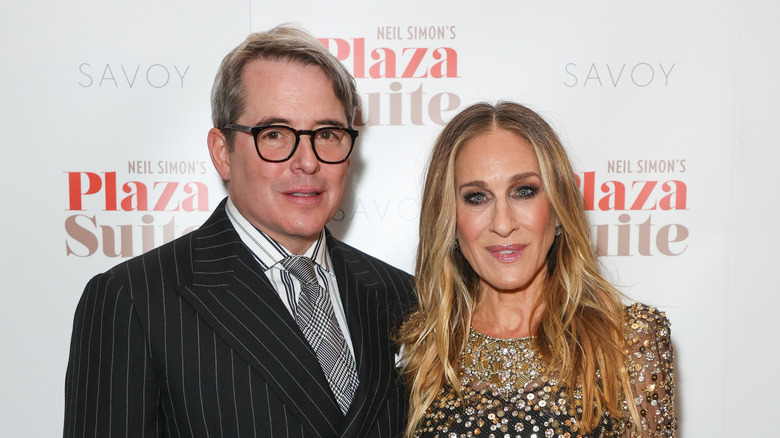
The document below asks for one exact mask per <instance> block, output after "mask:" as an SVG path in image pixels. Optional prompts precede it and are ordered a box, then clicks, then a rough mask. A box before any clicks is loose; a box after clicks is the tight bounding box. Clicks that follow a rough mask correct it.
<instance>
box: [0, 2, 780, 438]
mask: <svg viewBox="0 0 780 438" xmlns="http://www.w3.org/2000/svg"><path fill="white" fill-rule="evenodd" d="M282 3H284V4H282ZM2 9H3V12H2V14H0V25H2V26H0V37H1V38H2V41H3V45H2V48H1V49H0V50H2V52H0V53H2V56H3V64H2V70H1V73H0V91H1V92H2V96H3V104H2V105H0V111H2V117H0V120H2V122H1V123H2V127H3V130H2V133H3V135H4V137H5V144H6V153H5V159H4V160H2V163H1V164H0V166H2V172H1V173H0V174H1V175H2V176H0V178H2V180H0V182H1V183H2V200H3V204H4V205H5V207H4V209H3V212H4V214H3V215H2V218H1V219H0V226H2V230H3V231H4V232H3V233H2V237H1V239H2V240H1V241H0V242H1V243H2V264H1V265H0V266H2V271H1V272H0V273H2V277H3V279H4V281H3V287H2V291H1V293H2V296H3V303H4V304H5V305H4V306H3V307H2V309H1V310H0V312H1V313H0V333H2V340H1V342H2V350H0V351H2V352H3V359H4V360H2V361H0V379H2V380H1V381H0V382H2V386H0V387H2V388H3V391H2V395H0V435H2V436H3V437H5V436H7V437H20V436H23V437H50V436H57V435H60V434H61V428H62V416H63V412H62V411H63V386H64V375H65V367H66V363H67V354H68V348H69V341H70V329H71V324H72V318H73V311H74V310H75V306H76V303H77V301H78V299H79V297H80V294H81V291H82V288H83V287H84V285H85V283H86V281H87V280H88V279H89V278H90V277H91V276H92V275H94V274H96V273H98V272H101V271H103V270H106V269H108V268H109V267H111V266H112V265H114V264H116V263H118V262H120V261H121V260H124V259H125V258H126V257H128V256H131V255H137V254H140V253H141V252H142V251H144V250H146V249H149V248H151V247H152V246H156V245H159V244H161V243H163V242H164V241H167V240H170V239H171V238H173V237H178V236H179V235H181V234H182V233H184V232H186V231H187V230H188V228H189V227H193V226H197V225H198V224H200V223H201V222H202V221H203V220H205V218H206V217H207V216H208V214H209V212H210V211H211V210H212V209H213V208H214V207H215V206H216V204H217V203H218V202H219V200H221V199H222V197H223V196H224V190H223V188H222V186H221V182H220V181H219V178H218V176H217V175H216V172H215V171H213V168H212V166H211V163H210V160H209V158H208V154H207V150H206V143H205V138H206V132H207V131H208V129H209V128H210V126H211V124H210V109H209V92H210V88H211V83H212V80H213V77H214V74H215V72H216V69H217V67H218V65H219V62H220V60H221V59H222V57H223V56H224V55H225V54H226V53H227V51H229V50H230V49H231V48H232V47H234V46H235V45H237V44H238V43H239V42H240V41H241V40H242V39H243V38H244V37H245V36H246V34H247V33H248V32H250V31H259V30H265V29H268V28H270V27H273V26H275V25H277V24H280V23H285V22H294V23H298V24H300V25H302V26H303V27H305V28H307V29H308V30H310V31H311V32H312V33H313V34H314V35H315V36H317V37H318V38H320V39H321V41H323V43H324V44H326V45H327V46H328V47H329V48H330V49H331V50H332V51H333V53H334V54H336V55H337V56H339V58H340V59H342V60H343V62H344V63H345V65H347V67H348V68H349V69H350V70H351V71H352V72H353V74H354V75H355V76H356V77H357V81H358V86H359V89H360V91H361V94H362V96H363V105H364V111H363V114H362V115H361V123H360V124H361V125H362V126H361V127H360V130H361V134H360V139H359V146H358V150H357V152H356V153H355V155H354V158H353V160H352V168H351V176H350V184H349V189H348V194H347V197H346V199H345V202H344V204H343V206H342V209H341V211H340V212H339V214H338V215H337V217H336V219H335V220H334V221H333V222H332V223H331V224H330V228H331V229H332V230H333V231H334V232H335V233H336V234H337V235H339V236H341V237H342V238H343V239H344V240H346V241H347V242H349V243H351V244H353V245H355V246H357V247H359V248H361V249H363V250H365V251H367V252H369V253H371V254H374V255H376V256H378V257H380V258H383V259H385V260H387V261H389V262H391V263H392V264H394V265H396V266H398V267H401V268H403V269H406V270H407V271H410V272H411V270H412V267H413V263H414V259H413V257H414V249H415V245H416V227H417V217H418V210H419V202H420V199H419V198H420V195H419V192H420V185H421V182H420V180H421V175H422V172H423V170H424V166H425V160H426V158H427V154H428V152H429V150H430V146H431V144H432V143H433V141H434V139H435V136H436V134H437V133H438V132H439V130H440V129H441V124H442V123H444V122H446V121H447V120H449V118H450V117H451V116H452V115H454V114H455V113H456V112H457V110H458V109H461V108H463V107H465V106H466V105H469V104H471V103H473V102H476V101H479V100H490V101H495V100H498V99H511V100H515V101H518V102H521V103H525V104H527V105H529V106H531V107H532V108H534V109H536V110H537V111H538V112H540V113H541V114H542V115H543V116H544V117H545V118H546V119H547V120H548V121H550V122H551V123H552V124H553V125H554V126H555V128H556V129H557V130H558V131H559V133H560V135H561V137H562V139H563V140H564V143H565V144H566V146H567V147H568V149H569V151H570V153H571V155H572V158H573V160H574V163H575V166H576V168H577V170H578V172H579V174H580V177H581V179H582V182H583V184H582V189H583V194H584V196H585V199H586V203H588V204H589V205H590V206H591V207H590V208H591V210H592V211H591V212H590V218H591V221H592V224H593V233H594V245H595V246H596V247H597V248H598V249H599V250H600V251H601V252H602V253H604V254H605V256H604V257H602V261H603V262H604V266H605V269H606V271H607V273H608V275H609V276H610V278H612V279H613V281H614V282H615V283H616V284H617V285H618V286H619V287H620V288H621V289H622V290H623V291H625V292H626V293H627V294H628V295H629V296H631V297H632V298H635V299H637V300H640V301H644V302H647V303H649V304H653V305H657V306H658V307H660V308H661V309H663V310H665V311H666V312H667V315H668V316H669V318H670V319H671V320H672V333H673V341H674V346H675V348H676V354H677V358H676V365H677V379H678V380H677V382H678V392H677V394H678V397H677V401H678V411H679V414H680V433H679V435H680V436H685V437H738V436H748V435H753V434H756V435H758V434H761V433H764V432H765V430H766V429H767V428H768V427H771V426H769V425H766V424H764V423H763V422H765V420H762V419H763V418H764V417H765V416H766V415H767V414H758V413H757V412H758V409H759V407H765V408H764V409H767V408H768V409H771V406H773V404H772V402H773V399H772V398H770V394H772V393H774V392H777V391H778V390H780V378H778V377H777V372H776V368H777V365H776V363H777V362H778V360H779V359H780V345H779V344H780V343H778V342H777V341H776V340H775V335H776V332H777V330H778V328H779V326H780V324H779V323H778V322H777V321H778V318H777V317H776V316H775V313H776V312H775V311H774V310H775V309H777V308H778V304H780V299H779V298H778V294H777V292H778V291H779V290H778V289H779V288H778V286H777V285H776V284H775V283H774V282H772V277H771V275H772V271H773V270H774V269H777V268H776V266H777V262H778V261H780V258H779V257H778V256H777V255H776V252H775V250H774V248H773V247H774V246H775V245H777V244H778V243H780V232H778V231H777V227H776V226H775V224H774V223H773V221H772V219H774V218H776V217H777V216H778V207H777V204H775V203H774V202H773V201H772V199H774V196H773V194H774V193H775V192H777V190H778V189H780V184H778V182H777V179H775V178H773V175H772V171H773V170H774V163H775V162H776V161H777V160H778V159H780V152H778V150H777V140H776V139H777V138H778V137H779V136H780V128H778V122H777V120H778V118H779V117H780V85H778V77H780V62H778V61H777V59H778V53H777V51H778V47H779V44H780V30H778V29H777V26H775V21H776V19H777V18H778V17H780V7H778V6H777V5H776V4H775V3H774V2H770V1H752V2H747V1H738V0H716V1H702V0H690V1H687V2H673V1H670V0H660V1H655V2H626V1H618V0H596V1H591V2H587V3H585V2H580V1H577V0H559V1H553V2H529V1H493V0H490V1H482V2H480V3H479V4H475V3H474V2H465V1H462V0H457V1H453V0H451V1H447V2H443V1H441V2H439V1H431V2H424V3H423V2H419V1H418V2H412V1H408V0H404V1H395V2H392V5H387V6H385V5H379V4H372V2H365V1H362V2H361V1H342V2H328V3H322V2H311V1H308V2H307V1H295V0H288V1H286V2H273V3H272V2H262V1H258V0H255V1H251V0H241V1H236V0H228V1H215V0H195V1H186V2H185V1H183V0H136V1H134V2H101V1H97V0H79V1H74V2H67V3H61V2H54V1H51V0H46V1H43V2H27V3H26V4H21V2H17V4H15V5H13V6H8V5H4V6H3V8H2ZM769 416H770V417H771V414H769ZM770 421H771V420H770Z"/></svg>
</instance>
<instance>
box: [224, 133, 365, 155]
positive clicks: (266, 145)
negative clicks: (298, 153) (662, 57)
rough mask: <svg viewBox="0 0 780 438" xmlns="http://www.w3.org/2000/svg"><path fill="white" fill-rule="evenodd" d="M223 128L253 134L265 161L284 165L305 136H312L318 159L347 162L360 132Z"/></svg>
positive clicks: (256, 147)
mask: <svg viewBox="0 0 780 438" xmlns="http://www.w3.org/2000/svg"><path fill="white" fill-rule="evenodd" d="M222 129H230V130H232V131H241V132H247V133H250V134H252V136H253V137H254V138H255V149H257V154H258V155H260V158H261V159H263V160H264V161H268V162H271V163H281V162H283V161H287V160H289V159H290V158H291V157H292V156H293V154H294V153H295V150H296V149H298V144H299V143H300V142H301V136H302V135H308V136H310V137H311V145H312V147H313V149H314V155H315V156H316V157H317V159H318V160H319V161H321V162H323V163H327V164H338V163H343V162H344V161H347V158H349V154H351V153H352V148H353V147H354V146H355V139H356V138H357V136H358V132H357V130H355V129H351V128H336V127H330V126H329V127H325V128H319V129H314V130H309V129H293V128H291V127H289V126H284V125H266V126H244V125H234V124H229V125H225V126H224V127H223V128H222Z"/></svg>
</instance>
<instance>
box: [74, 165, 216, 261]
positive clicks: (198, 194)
mask: <svg viewBox="0 0 780 438" xmlns="http://www.w3.org/2000/svg"><path fill="white" fill-rule="evenodd" d="M208 169H209V165H207V163H206V162H205V161H157V162H152V161H130V162H128V163H127V172H118V171H116V170H108V171H66V172H64V173H65V178H66V179H67V188H68V193H67V200H68V203H67V208H66V213H67V217H66V218H65V232H66V237H65V252H66V255H67V256H73V257H91V256H94V255H98V254H103V255H104V256H106V257H123V258H125V257H133V256H136V255H139V254H142V253H144V252H146V251H149V250H150V249H152V248H154V247H156V246H159V245H162V244H163V243H167V242H170V241H171V240H173V239H175V238H177V237H180V236H182V235H184V234H186V233H188V232H190V231H192V230H194V229H195V228H197V227H198V226H199V225H200V223H201V222H202V221H203V219H204V218H205V216H206V215H207V214H208V213H210V212H211V210H212V208H211V206H210V203H209V201H210V194H209V187H208V185H207V184H206V183H205V182H204V181H200V180H199V179H200V178H203V177H204V175H206V174H207V171H208ZM195 213H202V214H200V215H198V214H195Z"/></svg>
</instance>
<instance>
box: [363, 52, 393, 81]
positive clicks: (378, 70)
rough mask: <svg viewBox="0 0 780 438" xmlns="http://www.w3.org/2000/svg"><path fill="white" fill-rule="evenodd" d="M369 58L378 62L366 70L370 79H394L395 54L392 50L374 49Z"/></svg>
mask: <svg viewBox="0 0 780 438" xmlns="http://www.w3.org/2000/svg"><path fill="white" fill-rule="evenodd" d="M381 53H384V56H382V55H381ZM371 58H372V59H377V60H379V62H377V63H376V64H374V65H372V66H371V68H369V69H368V74H369V76H371V77H372V78H382V77H385V78H394V77H396V76H395V52H393V50H392V49H388V48H386V47H380V48H378V49H374V50H373V51H372V52H371ZM383 67H384V68H383ZM383 70H384V72H383Z"/></svg>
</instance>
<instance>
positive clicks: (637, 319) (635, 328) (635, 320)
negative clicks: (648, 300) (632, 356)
mask: <svg viewBox="0 0 780 438" xmlns="http://www.w3.org/2000/svg"><path fill="white" fill-rule="evenodd" d="M623 317H624V324H625V334H626V343H627V344H628V345H627V346H628V347H634V348H638V347H641V346H644V347H648V346H649V345H648V343H652V344H654V346H656V347H657V348H658V349H660V350H670V349H671V323H670V322H669V319H668V318H667V317H666V313H664V312H662V311H660V310H658V309H657V308H655V307H652V306H648V305H647V304H642V303H633V304H630V305H627V306H626V307H625V312H624V315H623ZM634 348H631V349H632V350H633V349H634ZM641 350H644V349H641Z"/></svg>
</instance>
